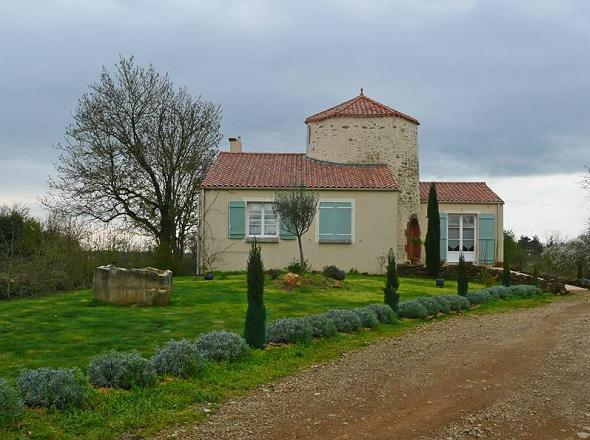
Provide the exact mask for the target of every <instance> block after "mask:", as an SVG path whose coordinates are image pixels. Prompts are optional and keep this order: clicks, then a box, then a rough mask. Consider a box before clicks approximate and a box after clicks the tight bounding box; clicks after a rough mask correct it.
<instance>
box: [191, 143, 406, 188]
mask: <svg viewBox="0 0 590 440" xmlns="http://www.w3.org/2000/svg"><path fill="white" fill-rule="evenodd" d="M300 184H303V185H304V186H305V187H307V188H315V189H380V190H390V191H391V190H397V189H398V187H397V183H396V181H395V179H394V178H393V176H392V175H391V172H390V171H389V168H388V167H387V165H381V164H377V165H349V164H336V163H332V162H323V161H318V160H314V159H309V158H307V157H306V156H305V154H303V153H227V152H223V153H220V154H219V156H218V157H217V160H216V161H215V163H214V164H213V166H212V167H211V169H210V170H209V172H208V173H207V176H205V179H204V180H203V184H202V187H203V188H287V187H289V186H293V185H300Z"/></svg>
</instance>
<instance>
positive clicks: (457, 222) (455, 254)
mask: <svg viewBox="0 0 590 440" xmlns="http://www.w3.org/2000/svg"><path fill="white" fill-rule="evenodd" d="M475 223H476V216H475V215H474V214H449V215H448V229H447V261H448V262H450V263H457V262H459V255H461V254H463V258H465V261H470V262H474V261H475Z"/></svg>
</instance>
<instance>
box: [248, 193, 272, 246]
mask: <svg viewBox="0 0 590 440" xmlns="http://www.w3.org/2000/svg"><path fill="white" fill-rule="evenodd" d="M245 202H246V237H247V238H278V237H279V227H280V221H279V216H278V215H276V214H275V218H276V232H275V234H274V235H271V234H265V232H266V231H265V225H264V218H265V212H266V209H263V210H262V218H261V220H260V221H261V223H260V232H262V234H260V235H255V234H250V210H249V209H248V205H250V204H263V205H273V204H274V201H272V200H268V199H265V200H245Z"/></svg>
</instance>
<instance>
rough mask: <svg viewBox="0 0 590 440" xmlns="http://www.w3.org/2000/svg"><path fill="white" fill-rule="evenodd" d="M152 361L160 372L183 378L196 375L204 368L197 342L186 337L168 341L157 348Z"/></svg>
mask: <svg viewBox="0 0 590 440" xmlns="http://www.w3.org/2000/svg"><path fill="white" fill-rule="evenodd" d="M151 362H152V363H153V365H154V368H155V369H156V372H157V373H158V374H160V375H166V374H168V375H170V376H176V377H183V378H187V377H192V376H195V375H196V374H197V373H198V372H199V371H200V370H201V369H202V368H203V357H202V356H201V354H200V353H199V351H198V350H197V348H196V347H195V344H193V343H192V342H190V341H188V340H186V339H181V340H174V339H172V340H170V341H168V342H166V344H165V345H164V346H163V347H159V348H158V349H156V354H154V356H153V357H152V359H151Z"/></svg>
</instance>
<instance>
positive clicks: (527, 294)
mask: <svg viewBox="0 0 590 440" xmlns="http://www.w3.org/2000/svg"><path fill="white" fill-rule="evenodd" d="M544 294H545V293H544V292H543V291H542V290H541V289H540V288H538V287H536V286H532V285H529V284H519V285H516V286H510V287H506V286H493V287H488V288H487V289H482V290H479V291H477V292H471V293H468V294H467V296H466V298H467V299H468V300H469V302H470V303H471V304H473V305H476V304H485V303H486V302H488V301H491V300H494V299H507V298H515V297H518V298H532V297H535V296H541V295H544Z"/></svg>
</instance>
